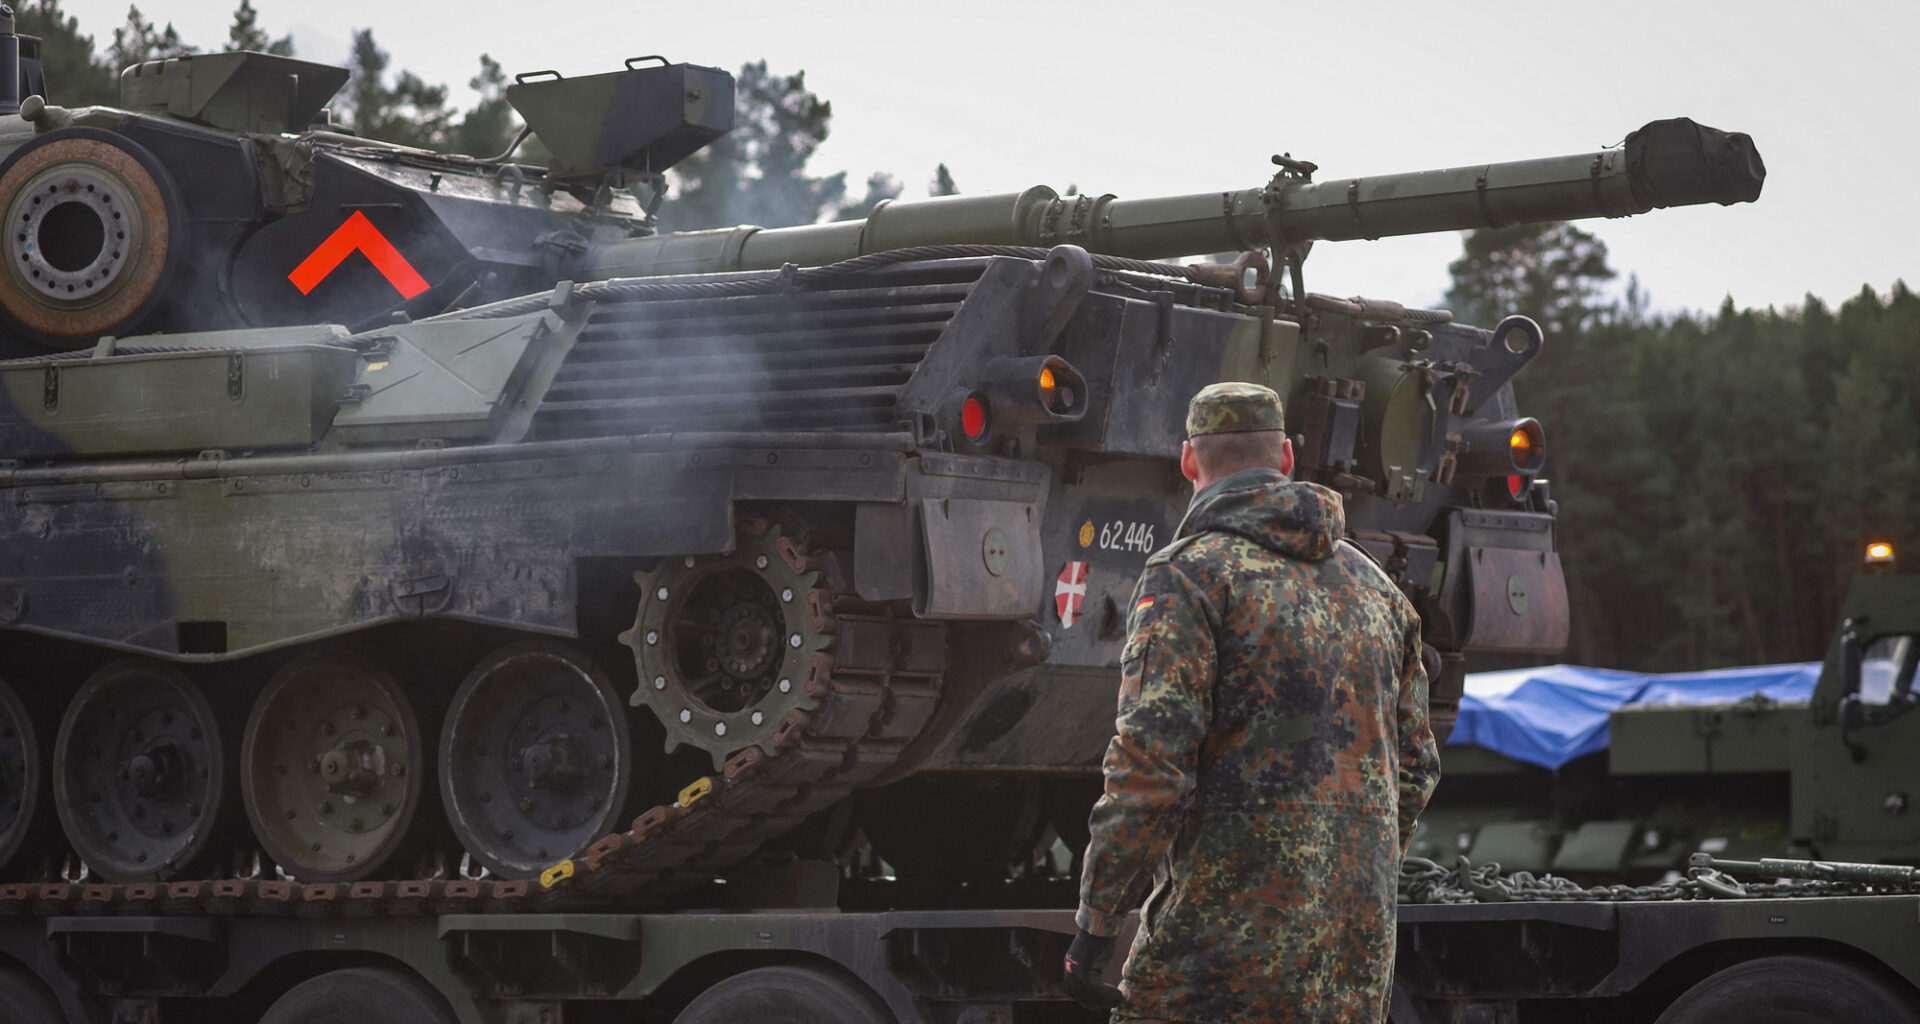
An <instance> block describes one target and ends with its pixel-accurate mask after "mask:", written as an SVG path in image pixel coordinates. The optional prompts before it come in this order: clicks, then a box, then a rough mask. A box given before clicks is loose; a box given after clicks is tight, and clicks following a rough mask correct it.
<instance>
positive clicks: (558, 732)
mask: <svg viewBox="0 0 1920 1024" xmlns="http://www.w3.org/2000/svg"><path fill="white" fill-rule="evenodd" d="M440 736H441V750H442V751H444V753H445V756H446V759H447V765H448V769H447V770H446V771H445V772H442V773H441V775H440V792H441V795H442V798H443V801H444V803H445V804H446V808H447V818H448V820H449V821H450V822H452V824H453V831H454V835H455V836H456V837H457V838H458V839H459V840H460V845H461V846H463V847H465V848H466V849H467V850H468V851H469V852H471V853H472V854H473V855H474V856H475V857H478V858H479V859H480V862H481V863H483V864H485V865H486V866H487V867H488V868H489V869H491V870H492V871H493V872H494V873H495V874H497V875H504V876H505V877H507V878H530V877H533V876H535V875H538V874H539V873H540V872H541V870H542V869H544V868H546V867H549V866H551V865H552V864H553V863H554V862H555V861H558V860H564V859H566V858H568V857H571V856H573V855H574V854H576V853H579V852H580V851H581V850H583V849H585V848H586V846H587V844H588V843H591V842H593V841H594V840H596V839H598V838H600V837H601V836H604V835H606V834H607V833H608V832H611V831H615V830H616V829H615V826H616V824H618V825H620V826H622V827H624V825H625V823H626V821H627V820H628V819H629V818H631V817H632V809H631V808H629V807H628V806H627V792H628V782H629V780H630V779H631V778H632V776H633V774H634V765H633V747H632V741H631V739H630V738H629V735H628V732H627V704H626V701H625V700H623V699H622V695H621V694H620V693H618V692H616V691H615V690H614V688H613V684H611V683H609V682H608V681H607V677H606V675H605V674H604V673H602V672H601V671H600V669H599V667H598V666H596V665H595V664H594V663H593V661H592V660H591V659H590V658H588V657H587V656H586V655H584V654H581V653H580V652H578V651H576V650H574V649H573V648H571V647H567V646H565V645H562V644H558V643H550V642H545V641H536V642H533V643H524V644H515V645H513V646H511V647H508V648H505V649H503V650H500V651H497V652H495V653H494V654H492V655H490V656H488V658H487V659H486V660H485V661H482V662H481V663H480V665H479V666H478V667H477V668H475V669H474V670H473V671H472V672H471V673H470V674H468V676H467V679H466V682H464V683H462V684H460V690H459V692H458V693H456V694H454V697H453V702H452V703H451V704H450V705H448V707H447V722H446V727H445V728H444V729H443V730H441V733H440Z"/></svg>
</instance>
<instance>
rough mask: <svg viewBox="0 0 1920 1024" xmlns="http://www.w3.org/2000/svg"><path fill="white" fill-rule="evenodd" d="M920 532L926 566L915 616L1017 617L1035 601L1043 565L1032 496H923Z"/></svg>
mask: <svg viewBox="0 0 1920 1024" xmlns="http://www.w3.org/2000/svg"><path fill="white" fill-rule="evenodd" d="M920 536H921V540H922V543H923V545H924V551H925V554H926V559H927V562H926V566H927V571H926V574H925V576H924V577H922V578H923V579H924V581H925V583H924V584H923V585H922V586H921V587H920V588H918V592H917V593H915V594H914V598H913V613H914V614H915V615H918V616H922V617H925V618H941V619H1022V618H1028V617H1031V616H1032V615H1033V611H1034V609H1035V608H1038V607H1039V606H1040V598H1041V586H1042V584H1043V583H1044V581H1045V571H1044V568H1043V565H1042V562H1041V554H1040V509H1039V508H1038V507H1037V506H1036V505H1034V504H1033V503H1031V502H1019V501H982V500H977V499H966V498H923V499H921V501H920Z"/></svg>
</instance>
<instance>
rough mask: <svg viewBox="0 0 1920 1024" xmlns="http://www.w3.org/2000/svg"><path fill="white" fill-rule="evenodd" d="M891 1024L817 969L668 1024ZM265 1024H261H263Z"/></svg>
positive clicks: (716, 993) (857, 992)
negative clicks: (751, 1022)
mask: <svg viewBox="0 0 1920 1024" xmlns="http://www.w3.org/2000/svg"><path fill="white" fill-rule="evenodd" d="M738 1021H753V1022H754V1024H895V1022H894V1019H893V1014H891V1013H889V1012H887V1008H886V1007H885V1006H884V1005H882V1004H881V1002H880V1000H879V999H878V998H876V997H875V996H874V995H873V994H872V993H871V992H868V991H866V990H865V989H864V988H863V987H862V986H861V985H860V983H859V982H856V981H853V980H851V979H842V978H841V977H839V976H838V975H837V974H835V973H834V972H831V971H826V970H822V969H820V968H817V967H787V966H782V967H756V968H754V969H753V970H751V971H747V972H745V973H743V974H736V975H734V976H733V977H731V978H728V979H726V980H725V981H722V982H720V983H719V984H717V985H715V986H713V987H712V988H710V989H707V990H706V991H705V992H702V993H700V994H699V995H698V996H696V997H694V1000H693V1002H691V1003H688V1004H687V1008H686V1009H684V1010H681V1011H680V1016H678V1017H675V1018H674V1019H673V1024H736V1022H738ZM263 1024H265V1022H263Z"/></svg>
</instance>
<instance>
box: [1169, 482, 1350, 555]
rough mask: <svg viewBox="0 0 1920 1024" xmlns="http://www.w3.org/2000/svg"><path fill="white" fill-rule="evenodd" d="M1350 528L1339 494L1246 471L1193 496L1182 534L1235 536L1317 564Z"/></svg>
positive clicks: (1314, 486) (1317, 485) (1319, 487)
mask: <svg viewBox="0 0 1920 1024" xmlns="http://www.w3.org/2000/svg"><path fill="white" fill-rule="evenodd" d="M1346 530H1347V514H1346V509H1345V507H1344V506H1343V505H1342V504H1341V502H1340V495H1339V494H1337V493H1335V492H1334V491H1332V490H1330V489H1328V488H1325V487H1322V486H1320V485H1319V484H1311V483H1295V482H1294V481H1292V480H1289V479H1287V477H1286V475H1285V474H1283V473H1281V472H1280V471H1279V470H1277V469H1248V470H1242V471H1241V472H1238V473H1235V474H1233V475H1232V476H1229V477H1226V478H1224V479H1220V480H1216V481H1214V482H1213V483H1211V484H1209V485H1207V488H1206V489H1205V490H1203V491H1201V492H1200V493H1199V494H1196V495H1194V496H1193V504H1192V505H1189V506H1188V507H1187V517H1186V519H1184V520H1182V521H1181V523H1180V530H1179V536H1181V537H1185V536H1188V535H1190V534H1195V533H1205V532H1207V531H1218V532H1222V533H1231V534H1235V535H1238V536H1241V537H1245V538H1246V539H1248V540H1250V541H1253V542H1254V543H1255V544H1258V545H1260V546H1261V547H1263V548H1267V549H1268V550H1271V551H1275V552H1278V553H1280V554H1282V555H1285V556H1287V557H1288V558H1298V559H1302V560H1305V561H1309V562H1317V561H1320V560H1321V559H1324V558H1326V557H1328V556H1329V555H1331V554H1333V549H1334V545H1336V544H1338V543H1339V542H1340V537H1341V535H1342V534H1344V533H1346Z"/></svg>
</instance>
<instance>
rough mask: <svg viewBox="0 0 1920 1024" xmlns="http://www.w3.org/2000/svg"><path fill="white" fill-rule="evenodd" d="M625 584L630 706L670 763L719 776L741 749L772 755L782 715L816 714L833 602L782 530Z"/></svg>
mask: <svg viewBox="0 0 1920 1024" xmlns="http://www.w3.org/2000/svg"><path fill="white" fill-rule="evenodd" d="M634 580H635V582H637V583H639V584H640V588H641V597H640V606H639V609H638V611H637V612H636V614H635V616H634V625H633V628H632V629H630V630H628V631H626V632H624V633H622V634H620V642H621V643H623V644H626V645H627V646H628V647H631V648H633V657H634V665H635V667H636V669H637V670H638V672H639V680H640V685H639V688H638V689H637V690H636V691H635V693H634V695H633V697H632V699H631V703H632V704H633V705H634V706H636V707H645V708H648V709H650V710H651V711H652V712H653V713H654V715H655V717H657V718H659V720H660V723H661V725H662V726H664V727H665V729H666V734H667V740H666V746H667V750H668V751H673V750H675V749H678V748H680V747H682V746H692V747H697V748H699V749H701V750H705V751H706V752H707V753H708V754H709V755H710V756H711V757H712V759H713V766H714V767H715V768H716V769H717V768H719V767H721V766H722V765H723V764H725V762H726V759H727V756H728V755H729V754H732V753H734V752H735V751H739V750H742V749H744V748H746V747H750V746H758V747H759V748H760V749H761V750H762V751H763V752H765V753H767V754H769V755H771V754H773V753H775V752H776V746H775V744H774V743H773V736H774V733H775V732H776V731H777V730H778V729H779V728H780V727H781V724H782V723H783V722H784V721H786V719H787V717H788V715H789V713H791V712H794V711H803V712H804V711H811V710H813V709H814V708H815V707H817V706H818V705H819V702H820V693H821V692H823V691H822V686H821V685H820V684H821V682H823V681H824V679H825V677H826V676H827V675H828V674H829V673H830V672H831V671H832V668H833V663H832V659H831V657H830V656H829V655H827V654H826V653H825V651H826V648H827V647H828V645H829V644H830V642H831V639H832V637H831V634H832V632H833V615H832V599H831V595H829V593H828V592H827V590H826V588H825V587H824V586H822V585H821V584H820V580H819V574H818V573H816V572H811V571H808V566H807V560H806V555H805V553H804V551H803V550H802V549H801V546H800V545H799V544H797V543H796V542H795V541H794V540H793V539H792V538H791V537H790V536H789V535H788V534H787V533H785V531H783V530H782V529H781V528H780V527H779V526H763V525H761V524H758V523H753V522H749V523H747V524H745V525H743V526H742V528H741V532H740V538H739V542H738V543H737V544H736V545H735V547H734V550H733V552H732V553H731V554H726V555H687V556H683V557H679V558H672V559H668V560H666V561H663V562H662V563H661V564H660V565H659V567H657V568H656V569H654V571H652V572H643V573H636V574H634ZM810 678H811V679H813V680H815V685H812V686H809V685H808V681H809V679H810Z"/></svg>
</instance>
